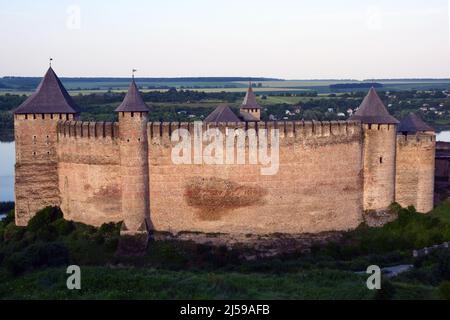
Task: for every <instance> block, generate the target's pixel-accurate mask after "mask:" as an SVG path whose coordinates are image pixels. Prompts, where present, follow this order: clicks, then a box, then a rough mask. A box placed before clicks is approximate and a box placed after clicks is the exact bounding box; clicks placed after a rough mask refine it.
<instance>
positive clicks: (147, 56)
mask: <svg viewBox="0 0 450 320" xmlns="http://www.w3.org/2000/svg"><path fill="white" fill-rule="evenodd" d="M77 8H78V9H79V11H80V15H79V17H80V19H79V21H80V24H79V26H78V24H77V21H78V19H77V14H76V12H77V10H78V9H77ZM449 38H450V36H449V8H448V0H422V1H419V0H412V1H411V0H397V1H387V0H386V1H385V0H381V1H365V0H359V1H357V0H340V1H335V0H272V1H267V0H245V1H243V0H226V1H225V0H185V1H181V0H161V1H152V0H147V1H139V0H114V1H106V0H103V1H102V0H97V1H92V0H91V1H76V0H72V1H65V0H62V1H61V0H59V1H50V0H39V1H36V0H34V1H32V0H29V1H25V0H18V1H11V0H0V39H1V43H2V45H1V48H0V76H4V75H21V76H41V75H42V74H43V73H44V71H45V69H46V68H47V63H48V57H49V56H52V57H54V59H55V60H54V67H55V70H56V71H57V73H58V74H59V75H60V76H128V75H129V74H130V70H131V69H132V68H137V69H138V70H139V72H138V76H142V77H144V76H153V77H160V76H164V77H165V76H167V77H176V76H266V77H280V78H287V79H313V78H314V79H319V78H322V79H323V78H356V79H364V78H403V77H450V40H449Z"/></svg>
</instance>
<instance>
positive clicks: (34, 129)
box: [14, 66, 78, 226]
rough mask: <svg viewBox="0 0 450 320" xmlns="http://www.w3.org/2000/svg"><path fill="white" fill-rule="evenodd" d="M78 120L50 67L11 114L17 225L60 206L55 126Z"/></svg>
mask: <svg viewBox="0 0 450 320" xmlns="http://www.w3.org/2000/svg"><path fill="white" fill-rule="evenodd" d="M77 116H78V107H77V106H76V104H75V103H74V101H73V100H72V98H71V97H70V95H69V94H68V93H67V91H66V89H65V88H64V86H63V85H62V83H61V81H60V80H59V79H58V76H57V75H56V74H55V72H54V71H53V69H52V67H51V66H50V68H49V69H48V70H47V72H46V74H45V76H44V78H43V79H42V81H41V83H40V84H39V86H38V88H37V89H36V92H34V93H33V94H32V95H31V96H30V97H29V98H28V99H27V100H25V102H23V103H22V104H21V105H20V106H19V107H18V108H16V109H15V110H14V135H15V144H16V169H15V208H16V209H15V210H16V215H15V217H16V224H17V225H19V226H25V225H27V224H28V221H29V220H30V219H31V218H32V217H33V216H34V215H35V214H36V212H37V211H39V210H40V209H43V208H45V207H47V206H59V205H60V194H59V188H58V180H59V178H58V156H57V141H58V135H57V126H58V121H60V120H74V119H76V118H77Z"/></svg>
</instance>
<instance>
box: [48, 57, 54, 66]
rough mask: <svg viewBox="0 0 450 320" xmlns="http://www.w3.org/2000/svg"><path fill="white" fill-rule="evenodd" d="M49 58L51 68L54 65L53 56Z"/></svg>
mask: <svg viewBox="0 0 450 320" xmlns="http://www.w3.org/2000/svg"><path fill="white" fill-rule="evenodd" d="M48 60H49V64H50V68H51V67H52V61H53V58H51V57H50V58H49V59H48Z"/></svg>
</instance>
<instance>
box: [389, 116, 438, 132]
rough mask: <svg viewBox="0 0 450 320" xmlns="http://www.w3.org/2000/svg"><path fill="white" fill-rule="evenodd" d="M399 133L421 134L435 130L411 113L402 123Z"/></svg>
mask: <svg viewBox="0 0 450 320" xmlns="http://www.w3.org/2000/svg"><path fill="white" fill-rule="evenodd" d="M397 131H398V132H420V131H434V129H433V128H432V127H431V126H429V125H428V124H426V123H425V122H424V121H423V120H422V119H421V118H420V117H419V116H418V115H417V114H415V113H410V114H408V115H407V116H406V117H404V118H403V119H402V120H401V121H400V125H399V126H398V129H397Z"/></svg>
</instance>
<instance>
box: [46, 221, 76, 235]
mask: <svg viewBox="0 0 450 320" xmlns="http://www.w3.org/2000/svg"><path fill="white" fill-rule="evenodd" d="M51 226H53V227H54V228H55V230H56V232H57V233H58V234H59V235H61V236H67V235H69V234H71V233H72V232H73V231H74V230H75V224H74V223H73V222H72V221H67V220H64V219H58V220H56V221H55V222H53V223H52V224H51Z"/></svg>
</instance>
